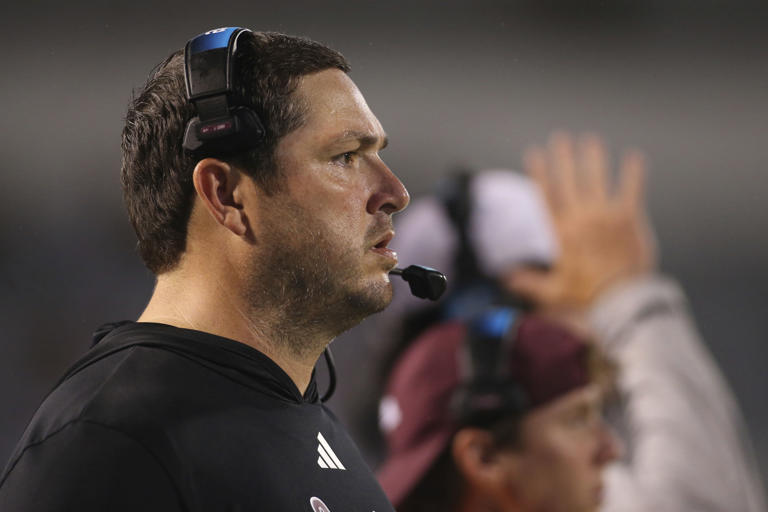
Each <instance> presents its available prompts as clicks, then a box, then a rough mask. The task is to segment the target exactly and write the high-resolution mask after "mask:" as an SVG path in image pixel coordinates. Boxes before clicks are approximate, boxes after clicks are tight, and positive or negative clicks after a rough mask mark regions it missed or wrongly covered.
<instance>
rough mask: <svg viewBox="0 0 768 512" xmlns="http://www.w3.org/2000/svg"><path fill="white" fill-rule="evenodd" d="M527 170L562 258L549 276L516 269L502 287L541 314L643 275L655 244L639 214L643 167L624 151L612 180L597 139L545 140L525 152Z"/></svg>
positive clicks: (584, 303)
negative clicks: (543, 202)
mask: <svg viewBox="0 0 768 512" xmlns="http://www.w3.org/2000/svg"><path fill="white" fill-rule="evenodd" d="M524 163H525V168H526V171H527V172H528V174H529V175H530V176H531V178H532V179H533V180H534V181H535V182H536V183H537V184H538V186H539V187H540V188H541V191H542V193H543V195H544V198H545V200H546V203H547V206H548V208H549V211H550V213H551V216H552V220H553V223H554V227H555V230H556V232H557V237H558V241H559V243H560V254H559V257H558V259H557V261H556V262H555V265H554V266H553V268H552V269H550V270H548V271H542V270H534V269H517V270H514V271H512V272H511V273H509V274H507V275H506V276H504V277H503V279H504V282H505V283H506V285H507V286H508V287H509V288H510V289H512V290H513V291H515V292H516V293H518V294H520V295H523V296H526V297H528V298H529V299H531V300H533V301H534V302H535V303H536V304H538V305H539V306H540V307H542V308H544V309H552V310H560V309H583V308H586V307H588V306H589V305H590V304H591V303H592V301H593V300H594V299H595V298H596V297H597V296H598V295H599V294H600V292H601V291H603V290H605V289H606V288H608V287H609V286H611V285H613V284H615V283H617V282H619V281H621V280H623V279H628V278H631V277H633V276H636V275H639V274H643V273H646V272H649V271H651V270H652V269H653V267H654V266H655V244H654V239H653V235H652V234H651V230H650V227H649V225H648V221H647V218H646V214H645V210H644V178H645V161H644V158H643V155H642V154H641V153H640V152H638V151H636V150H633V151H629V152H627V153H626V154H625V155H624V156H623V158H622V160H621V164H620V166H619V173H618V178H617V179H614V178H612V177H611V172H610V166H609V163H608V156H607V153H606V150H605V146H604V144H603V142H602V140H601V139H600V138H599V137H598V136H596V135H593V134H589V135H584V136H582V137H580V138H579V139H578V141H575V140H574V138H573V137H572V136H571V135H570V134H567V133H563V132H559V133H554V134H553V135H552V136H550V139H549V141H548V143H547V145H546V147H538V146H534V147H531V148H529V149H528V150H527V151H526V153H525V162H524Z"/></svg>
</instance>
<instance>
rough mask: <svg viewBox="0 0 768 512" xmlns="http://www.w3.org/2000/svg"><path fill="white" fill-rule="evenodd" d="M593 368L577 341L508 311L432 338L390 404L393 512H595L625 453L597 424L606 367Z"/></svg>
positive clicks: (410, 356)
mask: <svg viewBox="0 0 768 512" xmlns="http://www.w3.org/2000/svg"><path fill="white" fill-rule="evenodd" d="M494 343H495V346H494ZM597 356H599V353H598V352H596V350H595V346H594V345H590V344H588V343H586V342H585V341H583V340H581V339H579V338H578V337H576V336H574V335H573V334H572V333H571V332H570V331H569V330H567V329H565V328H563V327H561V326H559V325H557V324H555V323H554V322H551V321H547V320H544V319H542V318H541V317H538V316H533V315H525V314H520V313H517V312H516V311H515V310H511V309H507V308H498V309H491V310H489V311H487V312H486V313H483V314H481V315H478V316H477V317H475V318H473V319H472V321H471V322H469V323H464V322H449V323H445V324H442V325H440V326H438V327H436V328H434V329H431V330H429V331H428V332H427V333H426V334H425V335H424V336H421V337H420V338H419V339H418V340H416V341H415V342H414V344H413V345H411V346H410V347H409V348H408V350H407V351H406V352H405V353H404V354H403V356H402V357H401V358H400V359H399V361H398V363H397V364H396V366H395V368H394V370H393V372H392V374H391V377H390V380H389V383H388V386H387V392H386V395H385V397H384V398H383V400H382V406H381V423H382V427H383V429H384V430H385V437H386V441H387V446H388V449H389V450H388V452H389V456H388V458H387V460H386V461H385V463H384V465H383V466H382V467H381V468H380V470H379V481H380V482H381V484H382V487H383V488H384V490H385V492H386V493H387V495H388V496H389V498H390V499H391V500H392V502H393V504H394V505H395V507H396V508H397V509H398V510H399V511H400V512H410V511H416V510H446V511H457V512H459V511H472V510H510V511H511V510H521V511H527V510H552V511H557V510H562V511H572V512H573V511H588V510H595V509H596V507H597V506H598V504H599V503H600V499H601V496H602V489H603V484H602V470H603V468H604V467H605V465H606V464H607V463H609V462H610V461H611V460H613V459H614V458H615V457H616V456H617V455H618V452H619V446H618V443H617V441H616V438H615V437H614V435H613V434H612V432H611V431H610V430H609V429H608V428H607V426H606V424H605V422H604V421H603V419H602V416H601V402H602V396H603V381H604V380H605V377H607V376H608V375H609V374H610V365H608V364H606V363H605V362H604V361H602V360H600V359H599V358H598V357H597ZM600 363H602V364H600Z"/></svg>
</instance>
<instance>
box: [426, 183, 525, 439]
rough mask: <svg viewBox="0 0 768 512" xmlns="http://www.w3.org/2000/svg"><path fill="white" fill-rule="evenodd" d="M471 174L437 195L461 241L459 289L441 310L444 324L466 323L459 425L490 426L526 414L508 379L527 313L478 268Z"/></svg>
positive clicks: (457, 399) (457, 398)
mask: <svg viewBox="0 0 768 512" xmlns="http://www.w3.org/2000/svg"><path fill="white" fill-rule="evenodd" d="M471 187H472V172H471V171H469V170H467V169H460V170H459V171H458V172H456V173H454V175H453V176H452V177H450V178H449V179H448V180H447V181H445V182H444V183H442V185H441V187H440V188H439V189H438V192H437V196H438V198H439V199H440V201H441V203H442V205H443V207H444V209H445V212H446V214H447V216H448V218H449V219H450V221H451V223H452V224H453V227H454V230H455V232H456V234H457V238H458V247H457V249H456V255H455V257H454V268H455V269H456V274H457V275H456V276H455V278H454V281H455V282H456V288H455V289H454V291H453V292H452V294H451V296H450V297H449V299H448V300H446V302H445V304H443V306H442V316H443V319H459V320H462V321H463V322H465V324H466V326H467V332H466V335H465V339H464V341H463V343H462V347H461V354H460V373H461V375H460V377H461V384H460V385H459V387H458V388H457V389H456V391H455V393H454V396H453V397H452V402H451V406H452V409H453V413H454V417H455V419H456V421H457V422H458V423H459V424H460V425H476V426H480V425H486V426H487V425H489V424H490V423H491V422H493V421H494V420H496V419H499V418H501V417H504V416H509V415H519V414H522V413H523V412H524V411H525V409H526V407H527V405H528V399H527V395H526V393H525V391H524V390H523V389H522V387H521V386H520V385H519V384H518V383H517V382H516V381H515V379H514V378H513V377H512V375H511V374H510V367H509V361H510V355H511V352H512V349H513V347H514V344H515V340H516V339H517V334H518V327H519V322H520V319H521V317H522V315H523V313H524V311H525V310H526V309H528V306H529V305H527V304H525V303H524V302H523V301H522V300H521V299H520V298H519V297H514V296H510V295H509V294H505V293H504V292H503V290H501V289H500V288H499V287H498V285H497V284H496V283H495V281H494V280H493V279H492V278H490V277H489V276H487V275H485V274H484V273H483V272H482V270H480V267H479V265H478V262H477V256H476V254H475V250H474V247H473V246H472V241H471V239H470V236H469V234H470V226H469V219H470V217H471V215H472V209H473V207H474V205H473V204H472V196H471V193H470V191H471Z"/></svg>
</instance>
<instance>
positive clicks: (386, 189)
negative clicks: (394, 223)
mask: <svg viewBox="0 0 768 512" xmlns="http://www.w3.org/2000/svg"><path fill="white" fill-rule="evenodd" d="M376 170H377V176H378V177H379V181H378V182H377V184H376V187H375V189H374V191H373V194H371V197H370V198H369V199H368V204H367V211H368V213H370V214H374V213H376V212H378V211H384V212H385V213H387V214H389V215H391V214H393V213H395V212H399V211H400V210H402V209H404V208H405V207H406V206H408V203H409V202H410V201H411V196H410V195H408V190H406V188H405V185H403V182H401V181H400V180H399V179H398V177H397V176H395V174H394V173H393V172H392V170H391V169H390V168H389V167H387V165H386V164H385V163H384V162H381V161H380V162H379V165H378V166H377V169H376Z"/></svg>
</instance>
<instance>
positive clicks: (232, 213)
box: [192, 158, 248, 236]
mask: <svg viewBox="0 0 768 512" xmlns="http://www.w3.org/2000/svg"><path fill="white" fill-rule="evenodd" d="M241 179H242V175H241V173H240V171H238V170H237V169H236V168H234V167H232V166H231V165H229V164H228V163H226V162H223V161H221V160H218V159H216V158H204V159H203V160H200V161H199V162H197V165H196V166H195V170H194V171H193V172H192V182H193V183H194V185H195V191H196V192H197V196H198V197H199V198H200V200H201V201H202V203H203V205H205V208H206V209H207V210H208V213H210V214H211V216H212V217H213V218H214V219H215V220H216V222H218V223H219V224H221V225H222V226H224V227H225V228H227V229H229V230H230V231H231V232H232V233H234V234H236V235H238V236H243V235H245V234H246V232H247V227H248V225H247V222H246V220H245V217H244V212H243V205H242V204H241V203H239V202H238V201H237V194H235V189H236V188H237V186H238V184H239V183H240V181H241Z"/></svg>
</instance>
